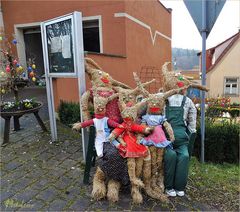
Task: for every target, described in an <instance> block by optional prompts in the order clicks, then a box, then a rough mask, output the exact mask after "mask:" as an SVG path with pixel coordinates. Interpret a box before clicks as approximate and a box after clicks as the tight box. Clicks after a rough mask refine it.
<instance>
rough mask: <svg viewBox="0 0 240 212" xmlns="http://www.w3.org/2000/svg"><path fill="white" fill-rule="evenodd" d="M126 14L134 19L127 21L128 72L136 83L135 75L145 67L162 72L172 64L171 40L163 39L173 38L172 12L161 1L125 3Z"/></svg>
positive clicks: (126, 19) (130, 18)
mask: <svg viewBox="0 0 240 212" xmlns="http://www.w3.org/2000/svg"><path fill="white" fill-rule="evenodd" d="M125 13H126V14H128V15H130V16H131V17H129V18H125V21H126V46H127V57H128V61H127V69H128V70H130V71H129V74H130V75H129V78H130V79H132V81H133V78H132V72H133V71H135V72H138V71H140V70H141V67H142V66H155V67H156V68H158V69H161V67H162V65H163V64H164V63H165V62H167V61H171V40H169V39H167V38H165V37H163V36H166V37H168V38H171V12H170V11H168V10H167V9H166V8H164V7H163V6H162V5H161V4H160V3H159V2H158V1H138V2H135V1H126V11H125ZM133 18H135V19H136V20H135V19H133ZM137 20H138V21H139V22H138V23H137ZM141 24H142V25H141ZM147 27H148V28H147ZM160 33H161V34H162V35H159V34H160ZM134 85H135V84H134ZM159 87H160V86H159Z"/></svg>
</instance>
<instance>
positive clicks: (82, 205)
mask: <svg viewBox="0 0 240 212" xmlns="http://www.w3.org/2000/svg"><path fill="white" fill-rule="evenodd" d="M91 204H92V202H91V200H90V199H84V198H80V199H78V200H76V201H75V202H74V203H73V204H72V205H71V206H70V207H69V209H70V210H76V211H83V210H87V209H88V208H89V206H90V205H91Z"/></svg>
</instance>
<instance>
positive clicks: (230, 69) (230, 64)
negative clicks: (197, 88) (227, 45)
mask: <svg viewBox="0 0 240 212" xmlns="http://www.w3.org/2000/svg"><path fill="white" fill-rule="evenodd" d="M239 53H240V39H238V40H237V41H236V42H235V44H234V45H233V46H232V47H231V49H230V50H229V51H228V53H227V54H226V55H225V56H224V57H223V58H222V59H221V61H220V62H219V63H218V64H217V65H216V67H214V68H213V69H212V70H211V71H210V72H209V73H207V81H206V82H207V87H208V88H210V91H209V92H208V97H217V96H224V77H239V78H240V60H239ZM239 87H240V83H239V84H238V90H239ZM239 91H240V90H239ZM239 97H240V96H239V95H238V96H231V102H238V103H240V98H239Z"/></svg>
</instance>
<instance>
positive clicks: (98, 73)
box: [82, 58, 131, 122]
mask: <svg viewBox="0 0 240 212" xmlns="http://www.w3.org/2000/svg"><path fill="white" fill-rule="evenodd" d="M85 71H86V73H87V75H88V76H89V78H90V80H91V83H92V86H94V87H96V88H97V93H98V94H99V95H100V96H102V97H110V96H111V95H113V94H114V93H116V90H115V89H114V88H115V87H121V88H125V89H131V88H130V87H129V86H127V85H125V84H124V83H121V82H119V81H117V80H114V79H113V78H112V77H111V76H110V75H109V74H108V73H106V72H104V71H103V70H102V68H101V67H100V66H99V65H98V64H97V63H96V62H94V61H93V60H92V59H91V58H85ZM92 98H93V95H92V92H91V90H90V91H86V92H85V93H84V94H83V96H82V113H83V119H84V120H89V119H90V118H91V115H90V113H89V108H90V105H91V104H92V102H93V99H92ZM106 116H107V117H110V118H112V119H113V120H115V121H117V122H120V121H121V115H120V111H119V109H118V100H117V99H114V100H112V101H110V102H109V103H108V104H107V107H106Z"/></svg>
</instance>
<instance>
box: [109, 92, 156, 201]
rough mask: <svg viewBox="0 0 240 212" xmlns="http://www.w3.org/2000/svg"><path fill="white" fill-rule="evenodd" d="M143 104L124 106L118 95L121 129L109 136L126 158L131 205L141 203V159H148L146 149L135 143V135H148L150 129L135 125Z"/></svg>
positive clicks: (115, 130) (121, 98) (142, 185)
mask: <svg viewBox="0 0 240 212" xmlns="http://www.w3.org/2000/svg"><path fill="white" fill-rule="evenodd" d="M144 104H145V103H144V102H140V103H137V104H135V105H132V104H130V103H127V104H125V102H124V100H123V95H121V93H119V107H120V110H121V115H122V117H123V123H122V125H123V127H124V128H115V129H114V130H113V131H112V133H111V134H110V136H109V140H110V141H112V140H114V139H116V138H117V139H118V141H119V142H120V145H119V151H120V154H121V155H122V156H123V157H124V158H127V165H128V174H129V178H130V181H131V185H132V192H131V193H132V198H133V203H142V199H143V198H142V195H141V193H140V192H139V188H143V187H144V183H143V182H142V181H141V179H140V178H139V177H140V175H141V172H142V165H143V158H144V157H148V155H149V152H148V149H147V147H145V146H143V145H140V144H139V143H138V141H137V137H136V135H135V134H136V133H143V134H150V133H151V132H152V130H153V129H152V128H151V127H146V126H142V125H138V124H136V123H135V120H136V118H137V111H138V109H139V108H140V107H141V106H142V105H144Z"/></svg>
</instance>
